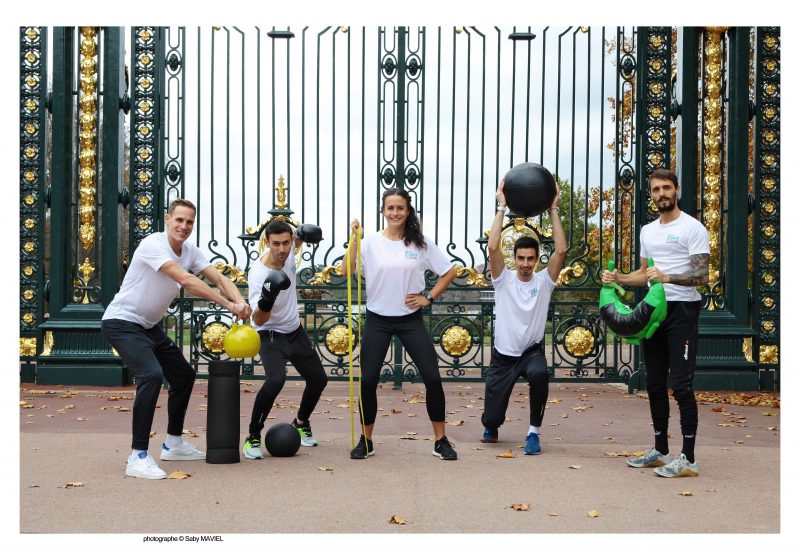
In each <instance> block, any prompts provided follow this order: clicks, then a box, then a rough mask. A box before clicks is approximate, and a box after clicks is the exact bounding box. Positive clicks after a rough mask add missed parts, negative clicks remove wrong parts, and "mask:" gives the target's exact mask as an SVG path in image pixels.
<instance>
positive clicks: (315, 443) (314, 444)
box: [300, 441, 319, 447]
mask: <svg viewBox="0 0 800 560" xmlns="http://www.w3.org/2000/svg"><path fill="white" fill-rule="evenodd" d="M300 445H302V446H303V447H316V446H318V445H319V442H318V441H315V442H314V443H306V442H304V441H301V442H300Z"/></svg>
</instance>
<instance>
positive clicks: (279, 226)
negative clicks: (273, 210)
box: [264, 219, 293, 239]
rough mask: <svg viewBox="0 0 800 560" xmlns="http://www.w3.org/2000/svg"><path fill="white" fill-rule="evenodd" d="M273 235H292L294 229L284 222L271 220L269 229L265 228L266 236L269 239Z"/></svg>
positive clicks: (268, 225)
mask: <svg viewBox="0 0 800 560" xmlns="http://www.w3.org/2000/svg"><path fill="white" fill-rule="evenodd" d="M273 233H288V234H292V233H293V231H292V228H291V226H290V225H289V224H287V223H286V222H284V221H283V220H274V219H273V220H271V221H270V222H269V223H268V224H267V227H265V228H264V235H265V236H266V237H267V239H269V236H270V235H272V234H273Z"/></svg>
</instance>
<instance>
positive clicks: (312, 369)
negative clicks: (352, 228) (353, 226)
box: [242, 219, 328, 459]
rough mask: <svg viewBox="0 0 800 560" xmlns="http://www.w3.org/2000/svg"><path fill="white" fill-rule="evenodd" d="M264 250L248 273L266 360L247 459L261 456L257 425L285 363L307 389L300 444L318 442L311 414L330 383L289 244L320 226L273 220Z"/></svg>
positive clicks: (314, 237)
mask: <svg viewBox="0 0 800 560" xmlns="http://www.w3.org/2000/svg"><path fill="white" fill-rule="evenodd" d="M264 235H265V236H266V238H267V245H268V249H267V251H266V252H264V254H263V255H261V258H259V259H258V260H257V261H255V262H254V263H253V265H252V266H251V267H250V272H249V273H248V275H247V284H248V286H249V293H248V300H249V301H250V305H251V307H252V308H253V316H252V322H253V326H254V327H255V329H256V331H258V334H259V336H260V337H261V350H260V352H259V355H260V356H261V363H262V364H264V375H265V378H266V379H265V381H264V385H262V386H261V389H260V390H259V391H258V394H257V395H256V400H255V402H254V403H253V412H252V414H251V418H250V426H249V431H250V434H249V435H248V436H247V439H246V440H245V443H244V447H243V449H242V453H243V455H244V458H245V459H262V458H263V457H264V453H263V452H262V451H261V430H263V429H264V421H265V420H266V418H267V415H268V414H269V411H270V410H271V409H272V405H273V404H274V403H275V399H276V398H277V397H278V393H280V391H281V389H282V388H283V385H284V383H285V382H286V362H287V361H288V362H291V364H292V365H293V366H294V367H295V368H296V369H297V372H298V373H299V374H300V375H301V376H302V377H303V379H305V382H306V388H305V389H304V390H303V396H302V398H301V400H300V408H299V409H298V411H297V418H295V419H294V420H293V421H292V426H294V427H295V428H296V429H297V431H298V432H300V443H301V444H302V445H304V446H307V447H312V446H315V445H317V444H318V442H317V440H316V439H314V436H313V434H312V433H311V422H310V421H309V417H310V416H311V412H312V411H313V410H314V407H315V406H317V402H318V401H319V398H320V396H321V395H322V390H323V389H325V386H326V385H327V384H328V378H327V376H326V375H325V370H324V369H323V368H322V362H320V359H319V356H318V355H317V353H316V352H315V351H314V349H313V348H312V347H311V343H310V342H309V340H308V335H307V334H306V331H305V328H304V327H303V325H301V324H300V314H299V312H298V311H297V291H296V290H295V289H293V285H296V283H297V281H296V279H297V267H296V265H295V261H294V258H293V253H294V251H293V249H294V248H295V247H299V246H300V245H302V244H303V243H304V242H305V243H311V244H317V243H319V242H320V241H321V240H322V230H321V229H320V228H319V226H315V225H311V224H301V225H300V226H298V227H297V229H296V230H295V231H294V234H292V228H291V227H290V226H289V224H287V223H286V222H284V221H282V220H277V219H274V220H272V221H271V222H270V223H269V224H267V227H266V228H265V230H264Z"/></svg>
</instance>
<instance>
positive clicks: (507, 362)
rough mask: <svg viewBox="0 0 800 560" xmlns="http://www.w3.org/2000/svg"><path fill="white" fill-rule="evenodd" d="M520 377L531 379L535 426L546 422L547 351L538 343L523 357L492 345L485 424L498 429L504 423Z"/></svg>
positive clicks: (531, 404)
mask: <svg viewBox="0 0 800 560" xmlns="http://www.w3.org/2000/svg"><path fill="white" fill-rule="evenodd" d="M518 377H523V378H524V379H526V380H527V381H528V395H529V400H530V406H531V411H530V415H531V426H536V427H539V426H541V425H542V419H543V418H544V408H545V406H546V405H547V394H548V391H549V389H550V386H549V383H548V378H547V359H546V358H545V357H544V350H543V348H542V345H541V344H534V345H533V346H531V347H530V348H528V349H527V350H525V352H523V353H522V355H521V356H506V355H505V354H501V353H500V352H498V351H497V349H495V348H494V347H492V361H491V363H490V364H489V370H488V371H487V372H486V394H485V396H484V402H483V414H482V415H481V423H483V426H484V427H485V428H492V429H497V428H499V427H500V426H502V425H503V422H504V421H505V419H506V409H507V408H508V399H509V398H510V397H511V393H512V392H513V391H514V383H516V381H517V378H518Z"/></svg>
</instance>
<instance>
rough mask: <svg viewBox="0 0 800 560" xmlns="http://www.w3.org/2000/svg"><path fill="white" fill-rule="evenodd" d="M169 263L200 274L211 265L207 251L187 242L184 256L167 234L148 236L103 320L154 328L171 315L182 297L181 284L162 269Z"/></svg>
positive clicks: (134, 254)
mask: <svg viewBox="0 0 800 560" xmlns="http://www.w3.org/2000/svg"><path fill="white" fill-rule="evenodd" d="M169 261H175V262H176V263H178V264H179V265H180V267H181V268H183V269H184V270H187V271H189V272H191V273H193V274H198V273H200V272H202V271H203V270H205V269H206V268H207V267H209V266H211V263H210V262H208V259H207V258H206V256H205V255H204V254H203V252H202V251H201V250H200V249H198V248H197V246H196V245H194V244H193V243H191V242H189V241H186V242H184V244H183V246H182V247H181V256H180V257H179V256H178V255H176V254H175V252H174V251H173V250H172V247H170V244H169V240H168V239H167V234H166V233H165V232H163V231H159V232H156V233H151V234H150V235H148V236H147V237H145V238H144V239H143V240H142V242H141V243H139V246H138V247H137V248H136V250H135V251H134V252H133V259H131V265H130V266H129V267H128V271H127V272H126V273H125V279H124V280H123V281H122V286H120V288H119V292H117V295H115V296H114V299H113V300H112V301H111V303H109V304H108V307H107V308H106V312H105V313H103V319H123V320H125V321H132V322H134V323H137V324H139V325H141V326H143V327H144V328H146V329H150V328H152V327H153V325H155V324H156V323H158V322H159V321H160V320H161V318H162V317H163V316H164V313H166V312H167V308H169V304H170V303H172V300H173V299H175V296H177V295H178V292H180V290H181V285H180V284H178V283H177V282H175V280H173V279H172V278H170V277H169V276H167V275H166V274H165V273H163V272H159V271H158V269H159V268H161V266H162V265H164V264H165V263H168V262H169Z"/></svg>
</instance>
